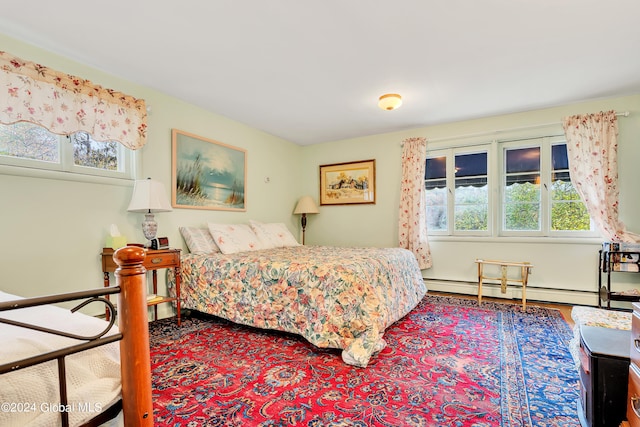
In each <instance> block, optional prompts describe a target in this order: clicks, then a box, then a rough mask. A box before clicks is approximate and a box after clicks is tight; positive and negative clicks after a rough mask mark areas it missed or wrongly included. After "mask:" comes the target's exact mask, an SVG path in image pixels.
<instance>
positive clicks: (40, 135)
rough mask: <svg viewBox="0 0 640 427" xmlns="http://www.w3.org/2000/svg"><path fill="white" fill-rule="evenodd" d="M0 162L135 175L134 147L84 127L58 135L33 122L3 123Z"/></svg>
mask: <svg viewBox="0 0 640 427" xmlns="http://www.w3.org/2000/svg"><path fill="white" fill-rule="evenodd" d="M0 164H5V165H12V166H25V167H28V168H35V169H47V170H58V171H65V172H72V173H77V174H82V175H99V176H111V177H118V178H133V167H132V165H131V150H128V149H126V148H124V147H123V146H122V145H121V144H120V143H118V142H117V141H96V140H94V139H93V137H92V136H91V135H90V134H89V133H88V132H84V131H79V132H76V133H74V134H72V135H70V136H68V137H67V136H63V135H56V134H53V133H51V132H49V131H48V130H46V129H45V128H43V127H41V126H38V125H35V124H33V123H27V122H18V123H14V124H11V125H3V124H0Z"/></svg>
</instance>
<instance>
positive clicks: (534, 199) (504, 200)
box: [425, 137, 593, 237]
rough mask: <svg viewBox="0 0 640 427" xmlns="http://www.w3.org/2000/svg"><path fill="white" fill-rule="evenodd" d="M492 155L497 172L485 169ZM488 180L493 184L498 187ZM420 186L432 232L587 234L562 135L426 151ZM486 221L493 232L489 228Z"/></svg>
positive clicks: (583, 208) (588, 227)
mask: <svg viewBox="0 0 640 427" xmlns="http://www.w3.org/2000/svg"><path fill="white" fill-rule="evenodd" d="M492 156H495V157H496V160H499V161H497V162H496V163H495V164H498V165H501V166H500V167H499V168H497V170H490V169H489V166H490V165H491V164H492V162H491V161H490V159H491V157H492ZM492 183H499V184H498V185H499V189H500V191H494V190H496V189H495V188H494V185H495V184H492ZM425 190H426V204H427V206H426V210H427V229H428V231H429V232H430V233H432V234H449V235H458V234H460V235H463V234H474V235H496V236H497V235H523V236H548V235H554V236H556V235H568V234H567V233H570V234H569V235H572V236H586V237H588V236H592V235H593V230H592V229H591V221H590V218H589V214H588V212H587V209H586V206H585V205H584V203H583V202H582V201H581V200H580V196H579V195H578V193H577V192H576V190H575V188H574V187H573V185H572V183H571V179H570V172H569V162H568V159H567V146H566V143H565V142H564V139H562V137H543V138H535V139H528V140H517V141H509V142H501V143H498V142H494V143H492V144H487V145H482V146H475V147H468V148H463V147H461V148H455V149H453V148H452V149H444V150H438V151H433V152H431V153H428V156H427V163H426V171H425ZM492 194H495V197H492V196H491V195H492ZM492 204H494V205H495V207H494V208H492ZM495 216H497V218H496V217H495ZM492 224H499V229H497V230H492V227H491V225H492Z"/></svg>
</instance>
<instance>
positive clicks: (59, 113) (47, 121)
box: [0, 51, 147, 178]
mask: <svg viewBox="0 0 640 427" xmlns="http://www.w3.org/2000/svg"><path fill="white" fill-rule="evenodd" d="M0 88H2V89H0V106H1V108H0V165H3V166H18V167H24V168H34V169H47V170H57V171H63V172H66V173H69V172H70V173H72V174H80V175H103V176H114V177H119V178H122V177H128V178H132V177H133V172H132V171H133V167H132V161H131V158H132V155H131V153H129V151H130V150H135V149H137V148H140V147H142V146H143V145H144V144H145V142H146V133H147V123H146V120H147V111H146V104H145V101H144V100H143V99H136V98H134V97H132V96H129V95H126V94H123V93H120V92H117V91H114V90H111V89H106V88H103V87H101V86H99V85H95V84H93V83H92V82H90V81H89V80H85V79H83V78H80V77H76V76H72V75H68V74H65V73H62V72H59V71H56V70H52V69H51V68H48V67H46V66H43V65H41V64H37V63H34V62H31V61H27V60H23V59H21V58H18V57H15V56H12V55H10V54H9V53H7V52H3V51H0ZM124 147H126V148H124ZM3 170H4V169H3Z"/></svg>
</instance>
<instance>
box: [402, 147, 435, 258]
mask: <svg viewBox="0 0 640 427" xmlns="http://www.w3.org/2000/svg"><path fill="white" fill-rule="evenodd" d="M402 144H403V145H402V181H401V185H400V215H399V223H398V228H399V244H398V245H399V246H400V247H401V248H405V249H408V250H410V251H411V252H413V254H414V255H415V256H416V259H417V260H418V266H419V267H420V269H425V268H430V267H431V250H430V248H429V240H428V238H427V213H426V211H425V206H426V202H425V193H424V191H425V189H424V173H425V168H426V161H427V140H426V139H425V138H407V139H405V140H404V141H403V143H402Z"/></svg>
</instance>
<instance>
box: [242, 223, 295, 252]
mask: <svg viewBox="0 0 640 427" xmlns="http://www.w3.org/2000/svg"><path fill="white" fill-rule="evenodd" d="M249 225H250V226H251V229H253V232H254V233H256V235H257V236H258V238H259V239H260V241H261V242H262V244H263V245H264V247H265V249H270V248H284V247H285V246H300V243H298V241H297V240H296V239H295V237H293V235H292V234H291V232H290V231H289V229H288V228H287V226H286V225H284V224H283V223H281V222H271V223H266V224H265V223H262V222H259V221H253V220H249Z"/></svg>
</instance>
